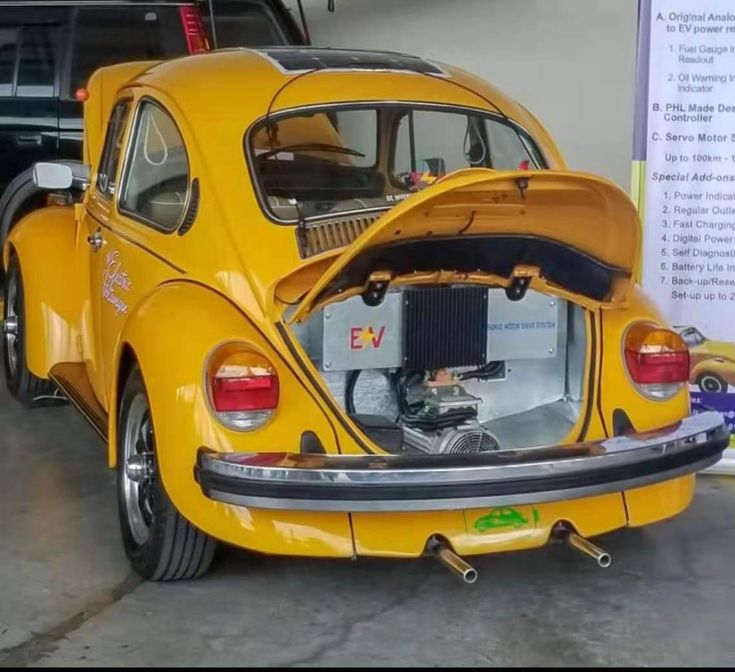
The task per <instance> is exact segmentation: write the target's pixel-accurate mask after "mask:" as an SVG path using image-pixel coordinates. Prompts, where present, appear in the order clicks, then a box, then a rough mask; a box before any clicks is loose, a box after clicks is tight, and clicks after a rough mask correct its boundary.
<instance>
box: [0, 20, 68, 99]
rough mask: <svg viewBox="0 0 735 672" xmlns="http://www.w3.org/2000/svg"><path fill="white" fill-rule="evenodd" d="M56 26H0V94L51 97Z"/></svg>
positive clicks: (56, 50)
mask: <svg viewBox="0 0 735 672" xmlns="http://www.w3.org/2000/svg"><path fill="white" fill-rule="evenodd" d="M58 39H59V26H58V25H42V24H28V25H25V26H22V27H21V26H0V96H13V95H16V96H26V97H51V96H54V95H55V89H56V63H57V53H58Z"/></svg>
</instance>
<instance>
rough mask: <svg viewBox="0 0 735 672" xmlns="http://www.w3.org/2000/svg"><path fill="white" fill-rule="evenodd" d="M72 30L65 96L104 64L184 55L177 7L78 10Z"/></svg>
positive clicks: (84, 82) (185, 49) (84, 83)
mask: <svg viewBox="0 0 735 672" xmlns="http://www.w3.org/2000/svg"><path fill="white" fill-rule="evenodd" d="M76 11H77V13H76V21H75V24H74V25H75V28H74V48H73V50H72V66H71V82H70V85H69V91H68V92H67V93H68V94H72V93H73V92H74V91H76V90H77V89H78V88H81V87H84V86H86V84H87V80H88V79H89V76H90V75H91V74H92V73H93V72H94V71H95V70H96V69H97V68H101V67H103V66H105V65H113V64H115V63H124V62H126V61H145V60H156V59H161V58H169V57H172V56H180V55H182V54H186V53H188V52H187V47H186V38H185V36H184V24H183V22H182V18H181V13H180V12H179V7H177V6H171V7H165V6H160V5H158V6H150V5H149V6H146V5H142V4H138V5H136V6H126V7H104V8H103V7H79V8H78V9H77V10H76Z"/></svg>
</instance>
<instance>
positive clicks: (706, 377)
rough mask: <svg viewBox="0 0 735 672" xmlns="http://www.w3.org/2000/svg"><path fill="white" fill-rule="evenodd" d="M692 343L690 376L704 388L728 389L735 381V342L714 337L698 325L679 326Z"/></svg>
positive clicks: (703, 390) (713, 389) (705, 390)
mask: <svg viewBox="0 0 735 672" xmlns="http://www.w3.org/2000/svg"><path fill="white" fill-rule="evenodd" d="M676 329H677V331H678V332H679V333H680V334H681V336H682V338H683V339H684V341H686V342H687V345H688V346H689V357H690V359H691V368H690V379H689V382H690V383H691V384H692V385H697V386H698V387H699V389H700V390H701V391H702V392H710V393H722V392H727V388H728V386H729V385H735V343H728V342H727V341H713V340H712V339H710V338H706V337H705V336H703V335H702V333H701V332H700V331H699V330H698V329H695V328H694V327H676Z"/></svg>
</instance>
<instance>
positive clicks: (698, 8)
mask: <svg viewBox="0 0 735 672" xmlns="http://www.w3.org/2000/svg"><path fill="white" fill-rule="evenodd" d="M634 160H635V163H634V173H633V175H634V179H633V192H634V197H637V200H638V202H639V209H640V212H641V215H642V217H643V222H644V226H643V264H642V269H641V273H642V284H643V287H644V289H645V290H646V293H647V294H648V295H649V296H651V297H652V298H653V299H654V300H655V301H656V303H657V304H658V306H659V307H660V308H661V309H662V310H663V311H664V312H665V314H666V316H667V318H668V320H669V322H670V323H671V324H672V325H674V326H675V328H676V330H677V331H679V333H680V334H681V335H682V337H683V338H684V340H685V341H686V342H687V344H688V345H689V348H690V355H691V368H690V379H689V383H690V389H691V392H692V403H693V406H694V408H695V409H697V408H700V409H701V408H712V409H715V410H718V411H720V412H722V413H723V415H724V416H725V418H726V420H727V422H728V425H729V426H730V430H731V432H735V0H641V2H640V25H639V44H638V91H637V110H636V137H635V156H634ZM729 465H732V467H735V450H734V449H732V448H731V449H730V450H728V451H727V457H726V459H725V460H724V461H723V462H721V463H720V465H717V467H716V468H718V469H719V470H721V471H730V469H731V467H730V466H729ZM732 473H735V470H733V472H732Z"/></svg>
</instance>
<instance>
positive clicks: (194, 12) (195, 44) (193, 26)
mask: <svg viewBox="0 0 735 672" xmlns="http://www.w3.org/2000/svg"><path fill="white" fill-rule="evenodd" d="M179 14H180V15H181V23H182V24H183V26H184V37H185V38H186V47H187V49H188V50H189V53H190V54H198V53H200V52H202V51H209V42H208V41H207V36H206V34H205V33H204V24H203V23H202V17H201V15H200V14H199V10H198V9H197V8H196V7H179Z"/></svg>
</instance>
